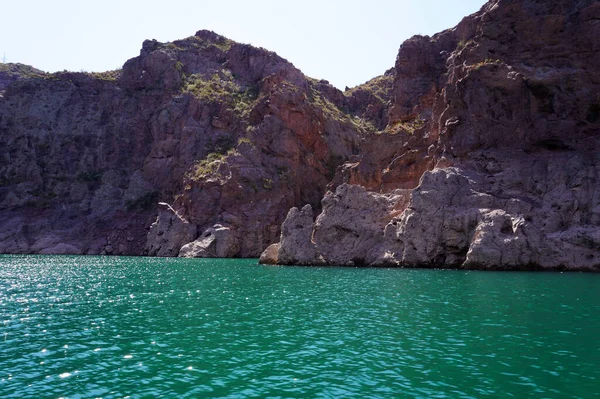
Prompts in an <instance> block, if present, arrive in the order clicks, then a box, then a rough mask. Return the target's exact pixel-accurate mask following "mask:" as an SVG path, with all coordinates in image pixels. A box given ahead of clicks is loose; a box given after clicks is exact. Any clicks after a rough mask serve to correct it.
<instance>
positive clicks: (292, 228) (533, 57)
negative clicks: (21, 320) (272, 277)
mask: <svg viewBox="0 0 600 399" xmlns="http://www.w3.org/2000/svg"><path fill="white" fill-rule="evenodd" d="M599 37H600V3H598V2H595V1H592V0H580V1H566V0H554V1H550V2H548V1H541V0H520V1H517V0H490V1H488V2H487V3H486V4H485V5H484V6H483V7H482V8H481V10H480V11H478V12H477V13H475V14H472V15H470V16H467V17H465V18H464V19H463V20H462V21H461V22H460V23H459V24H458V25H457V26H456V27H454V28H452V29H448V30H446V31H443V32H440V33H438V34H436V35H434V36H431V37H428V36H414V37H412V38H411V39H409V40H407V41H405V42H404V43H403V44H402V45H401V46H400V49H399V52H398V56H397V59H396V63H395V65H394V66H393V67H392V68H391V69H389V70H388V71H386V72H385V73H384V74H382V75H381V76H378V77H375V78H373V79H372V80H370V81H368V82H366V83H364V84H363V85H360V86H358V87H355V88H350V89H346V90H345V91H340V90H338V89H337V88H335V87H333V86H332V85H330V84H329V83H328V82H327V81H325V80H315V79H312V78H309V77H307V76H305V75H304V74H303V73H302V72H301V71H299V70H298V69H297V68H295V67H294V66H293V65H292V64H291V63H290V62H288V61H286V60H285V59H283V58H281V57H279V56H277V55H276V54H275V53H272V52H270V51H267V50H265V49H261V48H256V47H252V46H250V45H246V44H240V43H236V42H233V41H231V40H229V39H227V38H225V37H223V36H220V35H218V34H216V33H214V32H210V31H199V32H197V33H196V34H195V35H194V36H191V37H188V38H186V39H182V40H178V41H174V42H170V43H160V42H157V41H155V40H147V41H145V42H144V43H143V45H142V49H141V51H140V55H139V56H138V57H135V58H132V59H130V60H129V61H127V62H126V63H125V64H124V65H123V68H122V69H121V70H117V71H109V72H102V73H75V72H61V73H52V74H50V73H45V72H43V71H40V70H37V69H35V68H32V67H28V66H25V65H21V64H0V148H2V149H3V150H2V151H1V152H0V253H39V254H108V255H145V256H182V257H259V256H260V259H261V262H262V263H267V264H288V265H348V266H382V267H440V268H466V269H501V270H586V271H598V270H600V166H598V165H599V164H600V163H599V162H598V161H599V159H598V158H599V157H600V155H599V154H600V152H599V150H600V141H599V139H600V134H599V133H600V71H599V70H598V67H597V66H598V65H599V64H600V40H599V39H598V38H599Z"/></svg>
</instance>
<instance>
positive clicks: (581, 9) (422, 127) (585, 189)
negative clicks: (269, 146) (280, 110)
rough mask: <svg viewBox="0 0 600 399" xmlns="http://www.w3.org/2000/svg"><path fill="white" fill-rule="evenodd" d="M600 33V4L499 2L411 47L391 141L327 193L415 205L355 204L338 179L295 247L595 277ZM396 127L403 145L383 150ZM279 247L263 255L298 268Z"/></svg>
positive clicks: (341, 258)
mask: <svg viewBox="0 0 600 399" xmlns="http://www.w3.org/2000/svg"><path fill="white" fill-rule="evenodd" d="M599 33H600V4H599V3H598V2H594V1H579V2H571V1H551V2H542V1H533V0H525V1H516V0H497V1H490V2H488V3H487V4H486V5H484V7H483V8H482V9H481V10H480V11H479V12H478V13H476V14H474V15H471V16H469V17H467V18H465V19H464V20H463V21H462V22H461V23H460V24H459V25H458V26H457V27H456V28H454V29H451V30H447V31H444V32H442V33H440V34H437V35H435V36H433V37H422V36H417V37H414V38H412V39H410V40H408V41H407V42H405V43H404V44H403V45H402V46H401V48H400V51H399V54H398V58H397V61H396V65H395V68H394V69H395V81H394V89H393V93H394V94H393V95H394V97H393V101H392V103H391V106H390V107H389V112H388V116H387V121H388V122H387V123H388V124H387V126H386V127H385V129H384V132H383V133H382V134H381V136H382V137H381V138H378V139H376V140H371V142H370V143H369V144H368V145H365V146H364V147H363V151H362V152H361V154H360V157H356V159H353V160H351V162H348V163H346V164H344V165H342V166H341V167H340V168H339V169H338V173H337V175H336V176H335V178H334V179H333V184H332V185H330V187H329V188H330V189H331V190H333V189H334V188H335V186H336V185H339V184H342V183H345V182H346V183H351V184H354V185H361V186H364V187H367V188H368V189H369V190H373V191H375V192H380V193H386V192H390V189H392V188H405V189H412V190H411V191H410V194H409V196H408V201H406V199H405V198H406V197H405V196H401V197H400V198H398V199H395V198H387V199H386V201H387V205H385V206H376V205H372V206H365V207H364V208H362V209H356V207H352V206H349V205H348V203H349V202H352V201H354V199H355V198H357V194H356V190H359V191H360V190H361V188H360V187H357V186H354V187H353V186H344V185H341V186H339V187H338V189H337V190H335V194H333V192H329V193H327V194H326V195H325V197H324V199H323V209H322V212H321V214H320V215H319V216H318V217H317V219H316V222H315V223H314V227H313V233H312V234H311V235H310V236H311V241H310V242H308V243H306V242H305V245H304V247H305V250H303V249H301V248H297V249H296V253H299V254H305V253H309V252H310V251H313V249H314V248H316V249H317V250H316V251H315V255H314V260H313V261H312V263H315V264H322V263H326V264H332V265H335V264H357V263H359V264H367V265H373V266H408V267H458V268H482V269H569V270H599V269H600V240H599V238H600V174H599V172H600V170H599V169H598V167H597V165H598V161H599V160H600V159H599V157H600V155H599V154H600V152H599V150H600V146H599V145H600V142H599V141H598V140H599V137H600V136H599V133H600V124H599V122H600V116H599V115H600V113H599V112H598V110H599V109H600V97H599V96H598V93H600V86H599V83H600V73H599V70H598V68H597V67H596V65H597V63H598V62H599V61H600V53H598V49H599V48H600V40H599V39H598V38H599V37H600V36H598V34H599ZM396 131H397V132H396ZM393 133H396V136H397V137H398V142H397V145H395V146H389V145H386V144H378V140H379V141H380V142H382V143H385V141H386V140H388V141H389V142H391V141H393V139H392V138H389V137H386V138H384V137H385V136H386V135H390V134H393ZM390 193H391V192H390ZM372 195H375V194H374V193H372ZM360 201H361V203H362V204H368V203H369V201H368V200H366V199H361V200H360ZM384 203H385V202H384ZM288 218H289V216H288ZM286 223H287V221H286ZM307 235H308V234H307ZM364 236H366V238H365V237H364ZM285 238H286V237H285V236H284V234H282V242H283V241H284V240H285ZM365 239H367V240H369V239H372V243H370V244H369V245H362V244H363V242H364V240H365ZM274 249H277V247H276V246H274V247H271V251H270V252H269V253H267V252H265V253H264V254H263V257H262V258H261V261H263V262H264V263H269V262H274V261H276V262H277V263H286V264H294V263H297V261H296V260H295V259H289V258H286V259H281V257H280V256H278V255H279V254H278V253H277V252H276V251H274ZM279 252H281V247H280V248H279ZM302 263H311V261H310V260H307V259H306V257H303V258H302Z"/></svg>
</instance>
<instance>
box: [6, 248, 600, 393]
mask: <svg viewBox="0 0 600 399" xmlns="http://www.w3.org/2000/svg"><path fill="white" fill-rule="evenodd" d="M599 288H600V275H598V274H578V273H577V274H576V273H573V274H568V273H565V274H560V273H494V272H465V271H437V270H398V269H396V270H384V269H352V268H300V267H270V266H258V265H257V264H256V261H255V260H182V259H150V258H116V257H61V256H39V257H36V256H0V317H1V320H0V398H20V399H22V398H59V397H63V398H71V399H74V398H122V397H127V396H129V397H131V398H196V397H198V398H204V397H211V398H212V397H227V398H251V397H256V398H264V397H303V398H342V397H356V398H391V397H397V398H411V397H415V398H416V397H420V398H481V397H494V398H503V397H515V398H544V397H548V398H559V397H561V398H562V397H564V398H593V397H600V290H599Z"/></svg>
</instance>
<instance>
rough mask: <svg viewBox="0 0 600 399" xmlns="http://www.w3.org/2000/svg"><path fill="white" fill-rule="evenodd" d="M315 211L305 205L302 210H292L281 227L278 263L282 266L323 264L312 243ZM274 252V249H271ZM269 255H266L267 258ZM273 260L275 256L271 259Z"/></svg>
mask: <svg viewBox="0 0 600 399" xmlns="http://www.w3.org/2000/svg"><path fill="white" fill-rule="evenodd" d="M313 226H314V219H313V210H312V207H311V206H310V205H305V206H304V207H303V208H302V209H301V210H299V209H298V208H292V209H290V211H289V212H288V214H287V217H286V218H285V221H284V222H283V225H282V226H281V242H280V243H279V248H278V251H277V263H279V264H282V265H318V264H322V263H323V262H322V260H321V259H320V257H319V255H318V253H317V248H316V247H315V244H314V243H313V241H312V234H313ZM271 251H274V248H271ZM266 257H267V254H265V258H266ZM270 258H271V259H273V258H274V256H271V257H270Z"/></svg>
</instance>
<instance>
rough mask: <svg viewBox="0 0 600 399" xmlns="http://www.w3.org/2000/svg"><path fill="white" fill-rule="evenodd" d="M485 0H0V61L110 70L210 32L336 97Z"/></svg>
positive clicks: (51, 67) (44, 67)
mask: <svg viewBox="0 0 600 399" xmlns="http://www.w3.org/2000/svg"><path fill="white" fill-rule="evenodd" d="M484 3H485V0H456V1H450V0H411V1H409V0H396V1H394V0H370V1H369V0H345V1H343V0H320V1H318V0H305V1H294V2H290V1H284V0H280V1H275V0H258V1H242V0H229V1H225V0H222V1H205V0H196V1H193V0H181V1H176V0H174V1H169V2H166V1H158V0H144V1H141V0H103V1H83V0H81V1H76V0H54V1H52V0H3V1H2V5H1V6H0V10H1V11H2V14H0V15H1V16H2V18H1V19H0V58H1V57H2V55H3V53H6V57H7V59H8V62H21V63H24V64H29V65H33V66H34V67H37V68H39V69H42V70H45V71H57V70H63V69H67V70H73V71H79V70H86V71H104V70H109V69H117V68H120V67H121V66H122V65H123V63H124V62H125V61H126V60H127V59H129V58H132V57H135V56H136V55H138V54H139V49H140V48H141V44H142V41H143V40H144V39H157V40H159V41H162V42H166V41H172V40H177V39H182V38H184V37H187V36H191V35H193V34H194V33H195V32H196V31H197V30H200V29H210V30H214V31H215V32H217V33H219V34H222V35H224V36H227V37H229V38H231V39H233V40H236V41H239V42H243V43H250V44H252V45H255V46H259V47H264V48H267V49H269V50H272V51H275V52H277V53H278V54H279V55H281V56H282V57H284V58H286V59H287V60H288V61H290V62H292V63H293V64H294V65H295V66H296V67H298V68H300V69H301V70H302V71H303V72H304V73H305V74H307V75H309V76H311V77H314V78H318V79H327V80H329V81H330V82H331V83H332V84H334V85H335V86H337V87H338V88H340V89H343V88H344V86H351V87H352V86H355V85H357V84H360V83H363V82H365V81H366V80H368V79H370V78H372V77H375V76H377V75H380V74H382V73H383V72H384V71H385V70H386V69H388V68H390V67H392V66H393V65H394V61H395V58H396V54H397V52H398V47H399V46H400V44H401V43H402V41H404V40H406V39H407V38H409V37H411V36H412V35H415V34H427V35H431V34H433V33H436V32H439V31H441V30H444V29H447V28H451V27H453V26H454V25H456V24H457V23H458V22H459V21H460V20H461V19H462V17H464V16H466V15H468V14H471V13H473V12H475V11H477V10H478V9H479V8H480V7H481V6H482V5H483V4H484Z"/></svg>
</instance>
